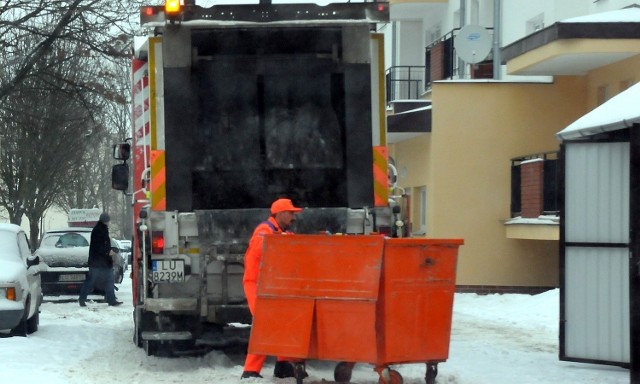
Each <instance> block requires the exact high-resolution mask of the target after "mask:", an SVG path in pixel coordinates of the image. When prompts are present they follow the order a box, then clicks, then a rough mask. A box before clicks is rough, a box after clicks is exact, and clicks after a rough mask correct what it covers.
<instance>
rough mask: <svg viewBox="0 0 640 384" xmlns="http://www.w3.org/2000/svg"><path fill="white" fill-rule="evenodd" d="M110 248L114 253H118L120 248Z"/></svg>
mask: <svg viewBox="0 0 640 384" xmlns="http://www.w3.org/2000/svg"><path fill="white" fill-rule="evenodd" d="M111 250H112V251H113V252H115V253H120V249H118V248H117V247H111Z"/></svg>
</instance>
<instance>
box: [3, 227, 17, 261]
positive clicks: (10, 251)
mask: <svg viewBox="0 0 640 384" xmlns="http://www.w3.org/2000/svg"><path fill="white" fill-rule="evenodd" d="M0 254H2V255H6V259H8V258H13V257H15V256H17V255H19V254H20V252H19V251H18V242H17V240H16V234H15V233H13V232H9V231H0Z"/></svg>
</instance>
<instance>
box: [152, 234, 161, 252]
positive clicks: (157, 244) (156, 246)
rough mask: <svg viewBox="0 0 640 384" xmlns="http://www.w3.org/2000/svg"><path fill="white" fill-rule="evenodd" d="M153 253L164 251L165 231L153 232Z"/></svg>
mask: <svg viewBox="0 0 640 384" xmlns="http://www.w3.org/2000/svg"><path fill="white" fill-rule="evenodd" d="M151 253H153V254H161V253H164V232H153V234H152V236H151Z"/></svg>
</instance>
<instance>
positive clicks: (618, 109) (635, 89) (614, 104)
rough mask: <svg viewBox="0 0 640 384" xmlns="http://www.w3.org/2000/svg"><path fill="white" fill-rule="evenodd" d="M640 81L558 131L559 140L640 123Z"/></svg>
mask: <svg viewBox="0 0 640 384" xmlns="http://www.w3.org/2000/svg"><path fill="white" fill-rule="evenodd" d="M638 100H640V83H637V84H635V85H634V86H632V87H630V88H629V89H627V90H625V91H623V92H620V93H619V94H617V95H616V96H614V97H612V98H611V99H610V100H608V101H607V102H606V103H604V104H602V105H600V106H598V107H597V108H595V109H594V110H592V111H591V112H589V113H587V114H586V115H584V116H582V117H581V118H579V119H578V120H576V121H574V122H573V123H571V124H569V125H568V126H567V127H566V128H565V129H563V130H562V131H560V132H558V133H557V134H556V137H557V138H558V139H559V140H570V139H577V138H580V137H584V136H591V135H595V134H597V133H602V132H609V131H615V130H618V129H623V128H629V127H631V126H632V125H633V124H640V103H639V102H638Z"/></svg>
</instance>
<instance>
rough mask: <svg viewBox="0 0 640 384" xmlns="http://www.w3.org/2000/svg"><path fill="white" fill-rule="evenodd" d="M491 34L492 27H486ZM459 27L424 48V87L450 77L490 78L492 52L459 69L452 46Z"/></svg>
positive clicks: (491, 72) (426, 87) (458, 61)
mask: <svg viewBox="0 0 640 384" xmlns="http://www.w3.org/2000/svg"><path fill="white" fill-rule="evenodd" d="M487 30H488V31H489V33H490V34H493V28H487ZM459 31H460V28H455V29H453V30H451V31H450V32H448V33H447V34H445V35H444V36H442V37H440V38H438V39H436V40H435V41H434V42H433V43H431V44H429V45H428V46H427V47H426V48H425V58H424V62H425V67H426V68H425V78H424V80H425V81H424V84H425V89H429V88H431V82H432V81H436V80H450V79H492V78H493V54H492V53H489V56H488V57H487V58H485V60H483V61H481V62H479V63H475V64H472V65H469V66H465V67H463V68H462V69H463V70H462V71H461V70H460V66H459V65H460V60H459V58H458V55H457V53H456V49H455V46H454V39H455V37H456V35H457V34H458V32H459Z"/></svg>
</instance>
